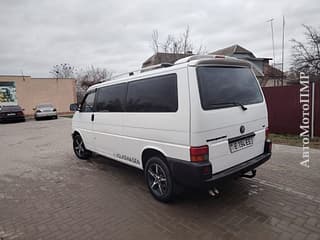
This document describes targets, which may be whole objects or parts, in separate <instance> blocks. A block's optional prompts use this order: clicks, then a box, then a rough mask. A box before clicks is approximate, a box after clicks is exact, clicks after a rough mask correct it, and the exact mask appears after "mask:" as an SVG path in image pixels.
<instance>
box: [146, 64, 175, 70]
mask: <svg viewBox="0 0 320 240" xmlns="http://www.w3.org/2000/svg"><path fill="white" fill-rule="evenodd" d="M173 65H174V64H172V63H160V64H156V65H151V66H149V67H144V68H141V70H140V72H147V71H151V70H154V69H158V68H166V67H171V66H173Z"/></svg>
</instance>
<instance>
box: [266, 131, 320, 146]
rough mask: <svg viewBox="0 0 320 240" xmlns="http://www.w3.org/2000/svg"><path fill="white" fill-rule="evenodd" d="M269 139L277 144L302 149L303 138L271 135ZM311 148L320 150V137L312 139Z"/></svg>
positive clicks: (288, 135)
mask: <svg viewBox="0 0 320 240" xmlns="http://www.w3.org/2000/svg"><path fill="white" fill-rule="evenodd" d="M269 137H270V139H271V140H272V142H273V143H275V144H284V145H291V146H297V147H302V138H300V137H299V135H291V134H276V133H270V134H269ZM309 147H311V148H317V149H320V137H315V138H314V139H312V140H311V141H310V144H309Z"/></svg>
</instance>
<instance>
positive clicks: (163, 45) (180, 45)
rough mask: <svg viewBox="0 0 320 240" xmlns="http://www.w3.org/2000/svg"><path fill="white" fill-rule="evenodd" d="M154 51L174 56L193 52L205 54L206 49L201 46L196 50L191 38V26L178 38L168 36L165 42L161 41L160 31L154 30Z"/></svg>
mask: <svg viewBox="0 0 320 240" xmlns="http://www.w3.org/2000/svg"><path fill="white" fill-rule="evenodd" d="M152 49H153V51H154V52H155V53H157V52H159V51H161V52H165V53H173V54H180V53H182V54H187V53H191V52H195V53H197V54H204V53H205V52H206V49H205V48H204V47H203V46H202V45H200V46H199V47H198V48H197V49H196V48H194V46H193V44H192V41H191V38H190V28H189V26H187V28H186V30H185V31H184V32H183V33H182V34H180V35H179V36H178V37H177V36H174V35H172V34H168V36H167V38H166V40H165V41H164V42H160V41H159V33H158V30H154V31H153V33H152Z"/></svg>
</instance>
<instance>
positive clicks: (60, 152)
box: [0, 118, 320, 240]
mask: <svg viewBox="0 0 320 240" xmlns="http://www.w3.org/2000/svg"><path fill="white" fill-rule="evenodd" d="M70 128H71V119H67V118H60V119H58V120H49V121H39V122H35V121H27V122H25V123H15V124H3V125H0V239H1V240H7V239H203V240H204V239H308V240H312V239H320V151H319V150H312V151H311V160H312V162H311V168H310V169H306V168H304V167H301V166H300V165H299V162H300V161H301V149H300V148H296V147H289V146H282V145H275V146H274V151H273V152H274V154H273V157H272V159H271V160H270V161H269V162H268V163H266V164H265V165H263V166H262V167H261V168H259V170H258V173H257V177H256V178H255V179H252V180H249V179H240V180H238V181H234V182H230V183H227V184H225V185H223V186H221V188H220V190H221V195H220V197H219V198H216V199H214V198H211V197H209V196H208V195H207V194H206V193H205V192H199V191H195V190H189V191H187V192H186V193H184V194H183V195H182V196H180V197H179V198H178V199H177V200H176V201H175V202H173V203H171V204H162V203H159V202H157V201H155V200H154V199H153V198H152V196H151V195H150V194H149V192H148V189H147V187H146V185H145V184H144V179H143V174H142V173H141V172H140V171H139V170H136V169H133V168H130V167H127V166H124V165H122V164H119V163H116V162H114V161H112V160H110V159H106V158H103V157H100V156H95V157H94V158H92V159H91V161H89V162H88V161H79V160H77V159H76V158H75V156H74V154H73V152H72V147H71V137H70ZM124 147H125V146H124Z"/></svg>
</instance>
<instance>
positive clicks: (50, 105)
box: [37, 103, 53, 108]
mask: <svg viewBox="0 0 320 240" xmlns="http://www.w3.org/2000/svg"><path fill="white" fill-rule="evenodd" d="M37 107H38V108H50V107H53V106H52V104H50V103H44V104H39V105H38V106H37Z"/></svg>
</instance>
